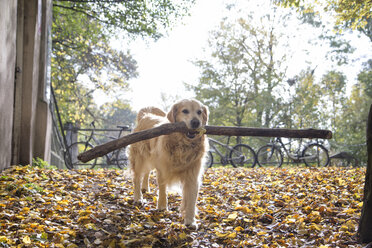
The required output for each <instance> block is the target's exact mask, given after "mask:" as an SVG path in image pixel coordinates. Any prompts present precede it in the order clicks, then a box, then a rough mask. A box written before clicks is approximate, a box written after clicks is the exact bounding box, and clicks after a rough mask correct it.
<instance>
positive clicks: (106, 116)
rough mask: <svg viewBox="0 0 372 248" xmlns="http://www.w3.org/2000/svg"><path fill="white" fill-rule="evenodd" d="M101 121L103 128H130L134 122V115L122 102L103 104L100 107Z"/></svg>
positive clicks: (127, 105)
mask: <svg viewBox="0 0 372 248" xmlns="http://www.w3.org/2000/svg"><path fill="white" fill-rule="evenodd" d="M100 112H101V116H102V119H103V127H106V128H109V127H116V126H119V125H120V126H125V125H127V126H129V127H132V126H133V125H134V123H135V120H136V113H135V112H133V111H132V110H131V108H130V106H129V104H127V103H125V102H123V101H122V100H116V101H114V102H109V103H105V104H103V105H102V106H101V107H100Z"/></svg>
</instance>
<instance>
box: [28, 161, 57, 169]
mask: <svg viewBox="0 0 372 248" xmlns="http://www.w3.org/2000/svg"><path fill="white" fill-rule="evenodd" d="M32 166H36V167H39V168H41V169H56V168H57V167H55V166H52V165H50V164H49V163H48V162H46V161H44V160H43V159H41V158H33V159H32Z"/></svg>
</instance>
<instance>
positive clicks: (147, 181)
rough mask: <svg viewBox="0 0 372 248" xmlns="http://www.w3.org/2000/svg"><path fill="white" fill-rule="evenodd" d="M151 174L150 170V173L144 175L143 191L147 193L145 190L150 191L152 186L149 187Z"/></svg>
mask: <svg viewBox="0 0 372 248" xmlns="http://www.w3.org/2000/svg"><path fill="white" fill-rule="evenodd" d="M149 175H150V172H149V173H145V175H144V176H143V181H142V187H141V189H142V193H145V192H150V188H149Z"/></svg>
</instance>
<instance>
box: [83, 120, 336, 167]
mask: <svg viewBox="0 0 372 248" xmlns="http://www.w3.org/2000/svg"><path fill="white" fill-rule="evenodd" d="M204 128H205V134H211V135H226V136H256V137H287V138H321V139H330V138H332V132H331V131H328V130H317V129H303V130H295V129H279V128H276V129H275V128H274V129H273V128H250V127H220V126H205V127H204ZM174 132H180V133H187V132H190V130H188V129H187V127H186V125H185V123H183V122H176V123H167V124H163V125H161V126H158V127H155V128H151V129H147V130H144V131H141V132H136V133H131V134H129V135H126V136H124V137H121V138H119V139H117V140H113V141H110V142H108V143H105V144H102V145H99V146H96V147H94V148H93V149H91V150H89V151H86V152H84V153H81V154H79V156H78V159H79V160H80V161H82V162H84V163H86V162H88V161H90V160H92V159H94V158H97V157H101V156H104V155H106V154H107V153H109V152H112V151H114V150H116V149H119V148H122V147H125V146H127V145H130V144H132V143H135V142H138V141H142V140H146V139H151V138H155V137H157V136H160V135H167V134H170V133H174ZM191 132H196V131H195V130H191Z"/></svg>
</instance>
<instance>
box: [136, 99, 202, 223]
mask: <svg viewBox="0 0 372 248" xmlns="http://www.w3.org/2000/svg"><path fill="white" fill-rule="evenodd" d="M207 120H208V109H207V108H206V107H205V106H204V105H202V104H201V103H200V102H199V101H197V100H182V101H180V102H178V103H176V104H174V105H173V106H172V109H171V110H170V111H169V113H168V114H166V113H164V112H163V111H162V110H160V109H158V108H155V107H148V108H143V109H141V110H140V111H139V113H138V115H137V126H136V128H135V129H134V132H138V131H141V130H145V129H149V128H153V127H156V126H159V125H161V124H164V123H169V122H180V121H183V122H185V123H186V126H187V127H188V128H189V129H197V128H200V127H203V126H204V125H206V123H207ZM207 149H208V142H207V139H206V137H205V135H195V134H193V133H188V134H183V133H172V134H170V135H163V136H159V137H157V138H153V139H150V140H145V141H141V142H138V143H135V144H132V145H131V146H130V148H129V159H130V164H131V169H132V172H133V183H134V200H135V201H142V192H141V190H143V191H148V190H149V189H148V177H149V172H150V171H151V170H152V169H156V172H157V182H158V187H159V196H158V209H167V193H166V189H167V187H168V186H170V185H172V184H174V183H180V185H181V189H182V203H181V212H182V215H183V216H184V220H185V224H186V225H191V226H193V227H196V224H195V205H196V199H197V195H198V191H199V180H200V175H201V171H202V169H203V168H202V167H203V166H202V160H203V157H204V155H205V153H206V151H207Z"/></svg>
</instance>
